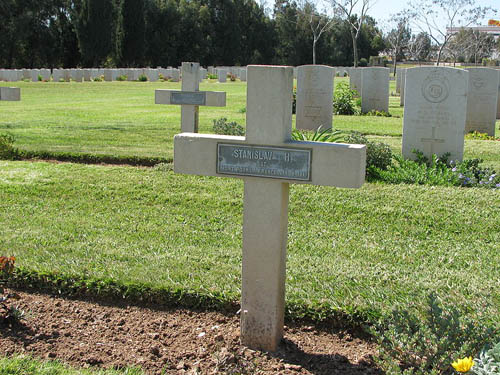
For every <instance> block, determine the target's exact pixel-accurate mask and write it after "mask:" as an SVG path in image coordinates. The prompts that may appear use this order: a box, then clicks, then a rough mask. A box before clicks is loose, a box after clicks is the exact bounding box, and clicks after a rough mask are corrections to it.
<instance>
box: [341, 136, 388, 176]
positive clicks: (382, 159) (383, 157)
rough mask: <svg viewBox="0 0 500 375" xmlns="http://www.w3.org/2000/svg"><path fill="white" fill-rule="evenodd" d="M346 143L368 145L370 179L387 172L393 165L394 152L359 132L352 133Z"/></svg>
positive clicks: (367, 171) (367, 165)
mask: <svg viewBox="0 0 500 375" xmlns="http://www.w3.org/2000/svg"><path fill="white" fill-rule="evenodd" d="M345 141H346V143H353V144H362V145H366V176H367V177H368V178H369V179H372V178H375V177H377V176H378V174H379V171H385V170H387V169H388V168H389V167H390V166H391V165H392V158H393V154H392V150H391V148H390V147H389V145H387V144H385V143H382V142H373V141H370V140H368V138H366V136H364V135H363V134H361V133H358V132H352V133H350V134H349V135H347V136H346V137H345Z"/></svg>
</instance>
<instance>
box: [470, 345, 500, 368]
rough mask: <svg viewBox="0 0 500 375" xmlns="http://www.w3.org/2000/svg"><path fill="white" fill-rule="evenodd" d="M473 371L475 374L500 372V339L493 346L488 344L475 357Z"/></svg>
mask: <svg viewBox="0 0 500 375" xmlns="http://www.w3.org/2000/svg"><path fill="white" fill-rule="evenodd" d="M471 373H472V374H475V375H495V374H500V341H499V342H498V343H497V344H496V345H494V346H493V347H491V346H489V345H488V346H486V347H485V348H483V350H481V352H480V353H479V354H478V356H477V357H476V358H474V364H473V365H472V369H471Z"/></svg>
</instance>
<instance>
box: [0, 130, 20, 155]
mask: <svg viewBox="0 0 500 375" xmlns="http://www.w3.org/2000/svg"><path fill="white" fill-rule="evenodd" d="M14 141H15V139H14V137H13V136H12V135H10V134H6V133H4V134H0V159H3V160H16V159H19V150H18V149H17V148H15V147H14Z"/></svg>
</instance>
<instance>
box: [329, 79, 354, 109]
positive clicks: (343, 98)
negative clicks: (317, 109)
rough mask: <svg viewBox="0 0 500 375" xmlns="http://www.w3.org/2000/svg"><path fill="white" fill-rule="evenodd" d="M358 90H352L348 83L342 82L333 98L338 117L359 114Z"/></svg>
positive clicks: (336, 88)
mask: <svg viewBox="0 0 500 375" xmlns="http://www.w3.org/2000/svg"><path fill="white" fill-rule="evenodd" d="M356 95H357V93H356V90H352V89H351V88H350V86H349V84H348V83H346V82H340V83H339V84H338V85H337V86H336V87H335V95H334V97H333V113H334V114H336V115H348V116H351V115H355V114H357V112H358V111H357V110H356V104H355V99H354V98H355V97H356Z"/></svg>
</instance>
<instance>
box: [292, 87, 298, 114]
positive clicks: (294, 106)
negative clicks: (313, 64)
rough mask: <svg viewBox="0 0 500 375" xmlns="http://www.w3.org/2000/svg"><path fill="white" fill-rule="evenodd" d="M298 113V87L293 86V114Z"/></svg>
mask: <svg viewBox="0 0 500 375" xmlns="http://www.w3.org/2000/svg"><path fill="white" fill-rule="evenodd" d="M296 113H297V87H295V86H293V101H292V114H296Z"/></svg>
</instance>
